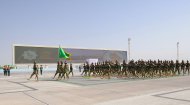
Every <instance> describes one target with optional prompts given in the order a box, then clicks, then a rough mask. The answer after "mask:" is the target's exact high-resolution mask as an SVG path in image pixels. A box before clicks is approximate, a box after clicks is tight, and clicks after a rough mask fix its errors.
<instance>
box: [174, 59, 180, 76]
mask: <svg viewBox="0 0 190 105" xmlns="http://www.w3.org/2000/svg"><path fill="white" fill-rule="evenodd" d="M176 72H177V73H178V75H180V63H179V61H178V60H176V63H175V74H176Z"/></svg>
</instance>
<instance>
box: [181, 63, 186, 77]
mask: <svg viewBox="0 0 190 105" xmlns="http://www.w3.org/2000/svg"><path fill="white" fill-rule="evenodd" d="M181 71H183V75H184V74H185V63H184V61H183V60H182V62H181Z"/></svg>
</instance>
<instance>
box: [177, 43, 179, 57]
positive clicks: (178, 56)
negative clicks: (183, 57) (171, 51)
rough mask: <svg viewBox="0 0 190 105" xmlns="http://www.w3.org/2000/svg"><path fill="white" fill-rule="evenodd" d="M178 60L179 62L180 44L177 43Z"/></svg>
mask: <svg viewBox="0 0 190 105" xmlns="http://www.w3.org/2000/svg"><path fill="white" fill-rule="evenodd" d="M177 60H178V61H179V42H177Z"/></svg>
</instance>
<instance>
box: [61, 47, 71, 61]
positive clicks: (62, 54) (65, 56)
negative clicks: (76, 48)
mask: <svg viewBox="0 0 190 105" xmlns="http://www.w3.org/2000/svg"><path fill="white" fill-rule="evenodd" d="M58 51H59V58H64V59H68V58H69V57H70V56H71V54H69V53H67V52H65V51H64V50H63V49H62V48H61V47H59V50H58Z"/></svg>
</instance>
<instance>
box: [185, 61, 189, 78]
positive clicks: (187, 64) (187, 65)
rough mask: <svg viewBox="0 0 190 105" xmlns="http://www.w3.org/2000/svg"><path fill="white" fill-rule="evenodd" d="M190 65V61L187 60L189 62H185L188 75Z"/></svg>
mask: <svg viewBox="0 0 190 105" xmlns="http://www.w3.org/2000/svg"><path fill="white" fill-rule="evenodd" d="M189 67H190V64H189V61H188V60H187V63H186V64H185V68H186V72H187V71H188V75H189V73H190V72H189Z"/></svg>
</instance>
